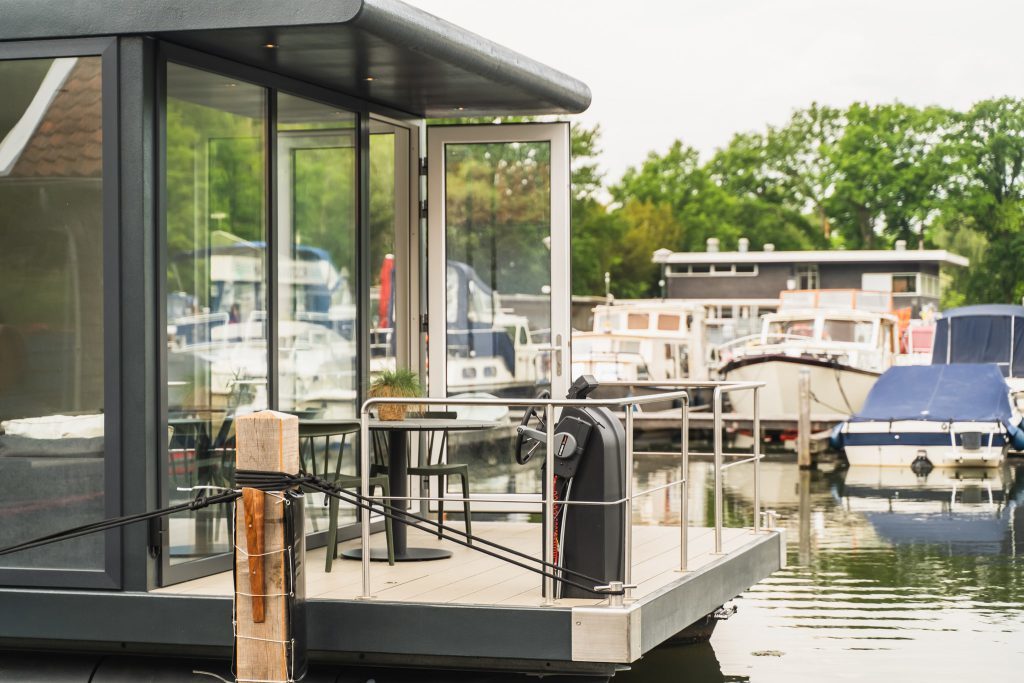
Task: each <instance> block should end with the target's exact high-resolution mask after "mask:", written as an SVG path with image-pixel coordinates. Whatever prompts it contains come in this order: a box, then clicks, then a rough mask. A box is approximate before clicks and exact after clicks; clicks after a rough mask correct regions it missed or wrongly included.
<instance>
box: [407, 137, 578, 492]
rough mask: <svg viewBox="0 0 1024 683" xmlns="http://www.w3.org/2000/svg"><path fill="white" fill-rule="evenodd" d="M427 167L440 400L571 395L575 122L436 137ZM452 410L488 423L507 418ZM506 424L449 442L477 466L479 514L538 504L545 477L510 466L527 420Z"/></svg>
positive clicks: (432, 371) (434, 379) (454, 452)
mask: <svg viewBox="0 0 1024 683" xmlns="http://www.w3.org/2000/svg"><path fill="white" fill-rule="evenodd" d="M427 159H428V168H429V171H428V173H427V216H428V235H429V240H428V245H427V263H428V271H427V272H428V288H429V297H430V298H429V314H428V315H429V325H428V327H429V343H428V348H429V351H428V360H429V387H430V395H431V396H438V397H441V396H454V395H462V394H474V395H487V394H489V395H493V396H499V397H535V396H538V395H540V394H542V393H543V392H550V393H551V395H553V396H565V394H566V392H567V391H568V387H569V383H570V378H569V376H568V375H569V369H570V368H571V367H572V364H571V361H570V358H569V335H570V322H569V303H570V301H569V297H570V268H569V124H568V123H544V124H503V125H479V126H437V127H430V128H428V129H427ZM453 409H457V410H458V412H459V415H460V417H462V416H466V417H478V418H485V419H489V418H493V417H500V415H496V414H495V413H496V412H497V413H501V412H503V411H495V410H493V409H487V410H482V409H479V408H477V409H474V408H471V407H465V406H463V407H457V408H456V407H455V406H453ZM508 421H509V425H508V428H507V429H498V430H489V431H488V432H486V433H478V434H470V435H463V436H461V437H460V435H458V434H457V433H453V434H452V436H451V441H450V443H449V444H448V452H447V458H448V460H449V461H450V462H465V463H467V464H469V466H470V467H469V470H470V490H471V493H472V495H473V497H474V498H481V499H482V500H481V504H475V505H474V510H480V511H484V510H486V509H491V510H493V509H497V508H508V507H509V506H508V505H498V504H495V503H492V504H490V505H488V504H487V503H486V498H487V496H488V494H491V495H492V496H493V495H494V494H502V495H503V496H507V494H509V493H515V494H523V495H524V502H526V501H528V500H530V499H531V498H533V499H538V497H539V492H540V478H539V476H538V472H537V469H536V468H535V467H521V466H518V465H516V464H514V461H513V460H512V458H511V457H510V453H511V442H512V440H513V439H514V436H515V432H514V425H515V424H517V423H518V415H517V411H513V412H512V413H511V414H510V415H508ZM484 434H486V436H484ZM435 485H436V481H434V482H432V487H433V486H435ZM452 485H453V486H454V482H453V483H452ZM460 494H461V492H456V491H455V489H454V488H453V490H452V493H451V495H453V496H456V495H460Z"/></svg>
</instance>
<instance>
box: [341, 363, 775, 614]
mask: <svg viewBox="0 0 1024 683" xmlns="http://www.w3.org/2000/svg"><path fill="white" fill-rule="evenodd" d="M601 386H602V387H613V386H619V387H647V388H652V389H660V390H661V391H658V392H652V393H650V394H646V395H643V396H628V397H624V398H587V399H551V398H549V399H541V398H535V399H511V398H468V397H467V398H453V397H448V398H398V397H386V398H383V397H382V398H371V399H368V400H366V401H365V402H363V405H362V407H361V409H360V412H359V431H360V440H359V463H360V484H359V488H360V491H359V492H360V497H361V498H362V499H363V500H371V499H372V500H373V501H381V502H384V501H388V502H390V501H401V502H402V503H403V504H405V503H407V502H410V501H440V500H444V501H446V502H463V501H467V500H469V501H473V500H476V499H474V498H472V497H470V498H464V497H452V496H446V495H445V493H446V492H445V491H441V492H440V495H439V496H383V495H380V496H371V495H370V486H369V472H370V421H371V416H370V410H371V408H373V407H374V406H377V405H380V404H396V403H400V404H406V405H413V406H503V407H507V408H512V407H522V408H528V407H531V406H534V407H543V409H544V423H545V428H546V437H547V438H546V441H547V443H546V444H545V450H544V471H545V472H546V473H549V472H553V471H554V464H555V463H554V458H555V446H554V440H555V426H556V424H555V410H556V409H557V408H568V407H578V408H588V407H589V408H593V407H606V408H621V409H623V410H624V417H623V421H624V423H625V425H624V427H625V435H626V444H625V445H626V448H625V451H626V452H625V463H624V473H623V474H624V484H625V494H624V495H623V496H622V497H621V498H619V499H617V500H609V501H591V500H560V501H557V504H558V505H559V506H563V505H564V506H570V505H592V506H612V505H622V506H623V524H624V526H625V531H626V533H625V538H624V539H623V560H624V567H623V568H624V576H623V584H625V586H624V587H625V597H627V598H628V597H629V596H630V591H631V582H632V558H633V501H634V500H635V499H636V498H640V497H643V496H646V495H650V494H652V493H655V492H657V491H662V490H665V489H667V488H671V487H674V486H678V487H680V518H679V519H680V523H679V529H680V531H679V545H680V550H679V569H678V571H680V572H685V571H688V535H689V533H688V530H689V504H688V503H689V500H688V494H687V483H688V472H689V458H690V447H689V443H690V440H689V432H690V430H689V405H690V396H689V392H690V391H691V390H694V389H712V391H713V404H714V432H715V436H714V451H713V457H714V477H715V481H714V498H715V501H714V509H715V515H714V521H715V530H714V548H715V549H714V552H715V553H716V554H721V553H722V527H723V526H724V513H723V510H724V508H723V505H724V497H723V490H722V481H723V480H722V473H723V472H724V470H726V469H728V468H729V467H733V466H735V465H740V464H744V463H748V462H753V463H754V527H753V528H754V532H755V533H757V532H760V530H761V522H760V517H761V515H760V511H761V491H760V462H761V459H762V458H763V456H762V455H761V439H760V433H761V432H760V410H759V408H760V406H759V398H760V395H759V392H760V389H761V387H763V386H764V382H729V381H706V382H690V381H685V380H669V381H654V380H652V381H638V382H628V381H627V382H603V383H602V384H601ZM745 390H746V391H753V392H754V414H753V418H754V439H753V441H754V446H753V454H752V455H751V456H750V457H747V458H745V459H743V460H738V461H735V462H731V463H729V464H724V458H725V457H727V456H726V454H725V453H724V451H723V446H722V434H723V431H724V423H723V418H722V397H723V396H724V395H725V394H726V393H729V392H733V391H745ZM666 400H672V401H676V400H678V401H679V402H680V408H679V411H680V447H679V453H678V454H676V453H675V452H674V451H665V452H659V451H643V452H642V453H641V454H642V455H678V456H679V458H680V469H681V472H680V476H679V478H678V479H676V480H674V481H671V482H668V483H665V484H660V485H658V486H654V487H651V488H648V489H645V490H643V491H640V492H634V491H633V465H634V457H635V455H636V454H637V453H636V452H635V450H634V407H636V406H640V405H643V404H645V403H652V402H655V401H658V402H664V401H666ZM728 457H736V455H735V454H730V455H729V456H728ZM545 476H548V475H545ZM486 500H487V502H489V503H494V502H497V503H516V504H520V505H521V504H522V503H523V500H522V497H521V496H519V497H501V496H497V497H496V496H493V495H488V496H487V499H486ZM541 504H542V511H543V515H544V519H546V520H549V519H551V518H552V513H553V510H554V506H555V504H556V501H555V499H554V486H552V485H551V484H550V483H547V482H546V483H545V486H544V495H543V500H542V503H541ZM397 512H399V513H401V512H402V510H398V511H397ZM399 523H402V522H401V521H399ZM370 524H371V520H370V515H369V514H363V515H361V519H360V542H361V548H362V552H361V563H362V595H361V596H360V597H361V598H363V599H369V598H371V597H372V595H371V590H370V586H371V583H370V562H371V559H370V556H371V553H370ZM544 527H545V525H541V529H544ZM541 533H543V531H542V532H541ZM543 547H544V557H543V561H544V562H545V563H546V564H547V565H548V566H551V565H553V564H554V547H553V544H552V543H550V542H545V543H543ZM554 581H555V579H554V577H553V576H552V575H551V573H550V572H546V573H545V575H544V577H543V579H542V586H541V590H542V595H543V596H544V599H545V604H551V603H552V601H553V599H554V594H555V591H554ZM595 588H597V587H596V586H595ZM615 602H616V601H610V604H614V603H615Z"/></svg>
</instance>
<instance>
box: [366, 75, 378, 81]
mask: <svg viewBox="0 0 1024 683" xmlns="http://www.w3.org/2000/svg"><path fill="white" fill-rule="evenodd" d="M363 80H364V81H372V80H375V79H374V78H373V76H367V77H366V78H364V79H363Z"/></svg>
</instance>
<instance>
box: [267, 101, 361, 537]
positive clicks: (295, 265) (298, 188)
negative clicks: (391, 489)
mask: <svg viewBox="0 0 1024 683" xmlns="http://www.w3.org/2000/svg"><path fill="white" fill-rule="evenodd" d="M277 113H278V124H277V197H276V201H277V223H278V225H277V230H278V245H279V252H278V254H279V260H278V263H279V265H278V273H279V279H278V288H279V289H278V291H279V300H280V302H281V303H280V308H281V310H280V323H279V328H278V380H279V383H280V384H279V387H280V388H279V399H278V400H279V405H280V409H281V410H284V411H288V412H293V413H296V414H298V415H299V416H300V418H302V419H316V418H337V417H352V416H354V414H355V400H356V338H355V331H356V329H357V327H356V303H355V302H356V298H355V281H354V273H355V272H356V220H357V217H356V144H355V142H356V138H355V131H356V127H355V126H356V115H355V114H353V113H351V112H347V111H344V110H341V109H335V108H334V107H328V106H326V105H323V104H319V103H317V102H312V101H310V100H306V99H302V98H299V97H293V96H291V95H285V94H280V95H278V100H277ZM354 443H355V439H354V437H353V436H349V437H347V438H346V439H344V440H343V439H342V438H340V437H332V438H331V439H329V440H328V442H327V445H326V447H325V445H324V443H323V440H322V439H318V440H317V443H316V446H315V447H316V448H317V452H316V453H315V454H310V453H305V454H304V457H305V458H306V462H307V466H311V465H312V463H313V462H314V460H313V457H314V456H315V462H316V463H318V465H317V466H318V467H319V468H320V472H321V473H324V469H323V468H324V466H325V465H326V466H327V472H329V473H334V472H335V471H337V465H338V459H339V458H341V459H342V460H347V463H346V464H347V466H348V467H351V466H352V464H353V463H354V461H355V453H356V452H357V451H356V450H355V449H354V448H353V446H354ZM306 446H307V447H309V446H310V445H309V444H306ZM325 450H326V452H325ZM313 502H317V503H323V502H324V498H323V496H312V497H311V498H310V504H309V505H308V506H307V513H306V525H307V531H322V530H324V529H325V528H326V525H327V508H326V507H325V506H324V505H321V504H316V505H314V504H313ZM353 520H354V515H353V512H352V509H351V508H350V507H348V506H342V508H341V510H340V523H345V522H346V521H353Z"/></svg>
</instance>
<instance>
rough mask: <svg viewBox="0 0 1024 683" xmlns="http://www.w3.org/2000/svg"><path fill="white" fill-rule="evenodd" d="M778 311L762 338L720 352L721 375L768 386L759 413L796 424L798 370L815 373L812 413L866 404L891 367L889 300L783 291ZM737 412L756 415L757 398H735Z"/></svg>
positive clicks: (879, 295)
mask: <svg viewBox="0 0 1024 683" xmlns="http://www.w3.org/2000/svg"><path fill="white" fill-rule="evenodd" d="M780 300H781V304H780V308H779V312H778V313H772V314H768V315H765V316H764V317H763V319H762V327H761V332H760V334H757V335H752V336H749V337H744V338H740V339H737V340H735V341H733V342H730V343H728V344H725V345H723V346H721V347H719V348H718V349H717V353H716V356H717V359H718V373H719V375H720V376H721V377H722V378H723V379H728V380H732V381H756V382H764V383H765V387H764V388H763V389H762V390H761V406H760V407H761V415H762V416H770V417H774V418H782V419H787V418H795V417H796V416H797V414H798V412H799V410H798V395H797V386H798V380H799V376H800V372H801V371H804V370H806V371H809V372H810V379H811V382H810V386H811V414H812V415H816V414H817V415H820V414H833V415H834V414H846V415H849V414H851V413H854V412H856V411H857V410H859V409H860V408H861V406H862V405H863V404H864V400H865V399H866V398H867V395H868V392H869V391H870V390H871V387H872V385H874V383H875V380H877V379H878V376H879V375H880V374H881V373H882V372H884V371H885V370H886V369H888V368H889V366H890V365H891V364H892V359H893V354H894V349H895V329H896V317H895V316H893V315H892V314H891V313H889V310H890V309H891V296H890V295H889V294H888V293H885V292H866V291H861V290H796V291H788V292H783V293H782V295H781V297H780ZM730 401H731V402H732V409H733V410H734V411H735V412H737V413H740V414H743V415H750V414H752V413H753V394H752V393H751V392H737V393H736V394H734V395H731V396H730Z"/></svg>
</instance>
